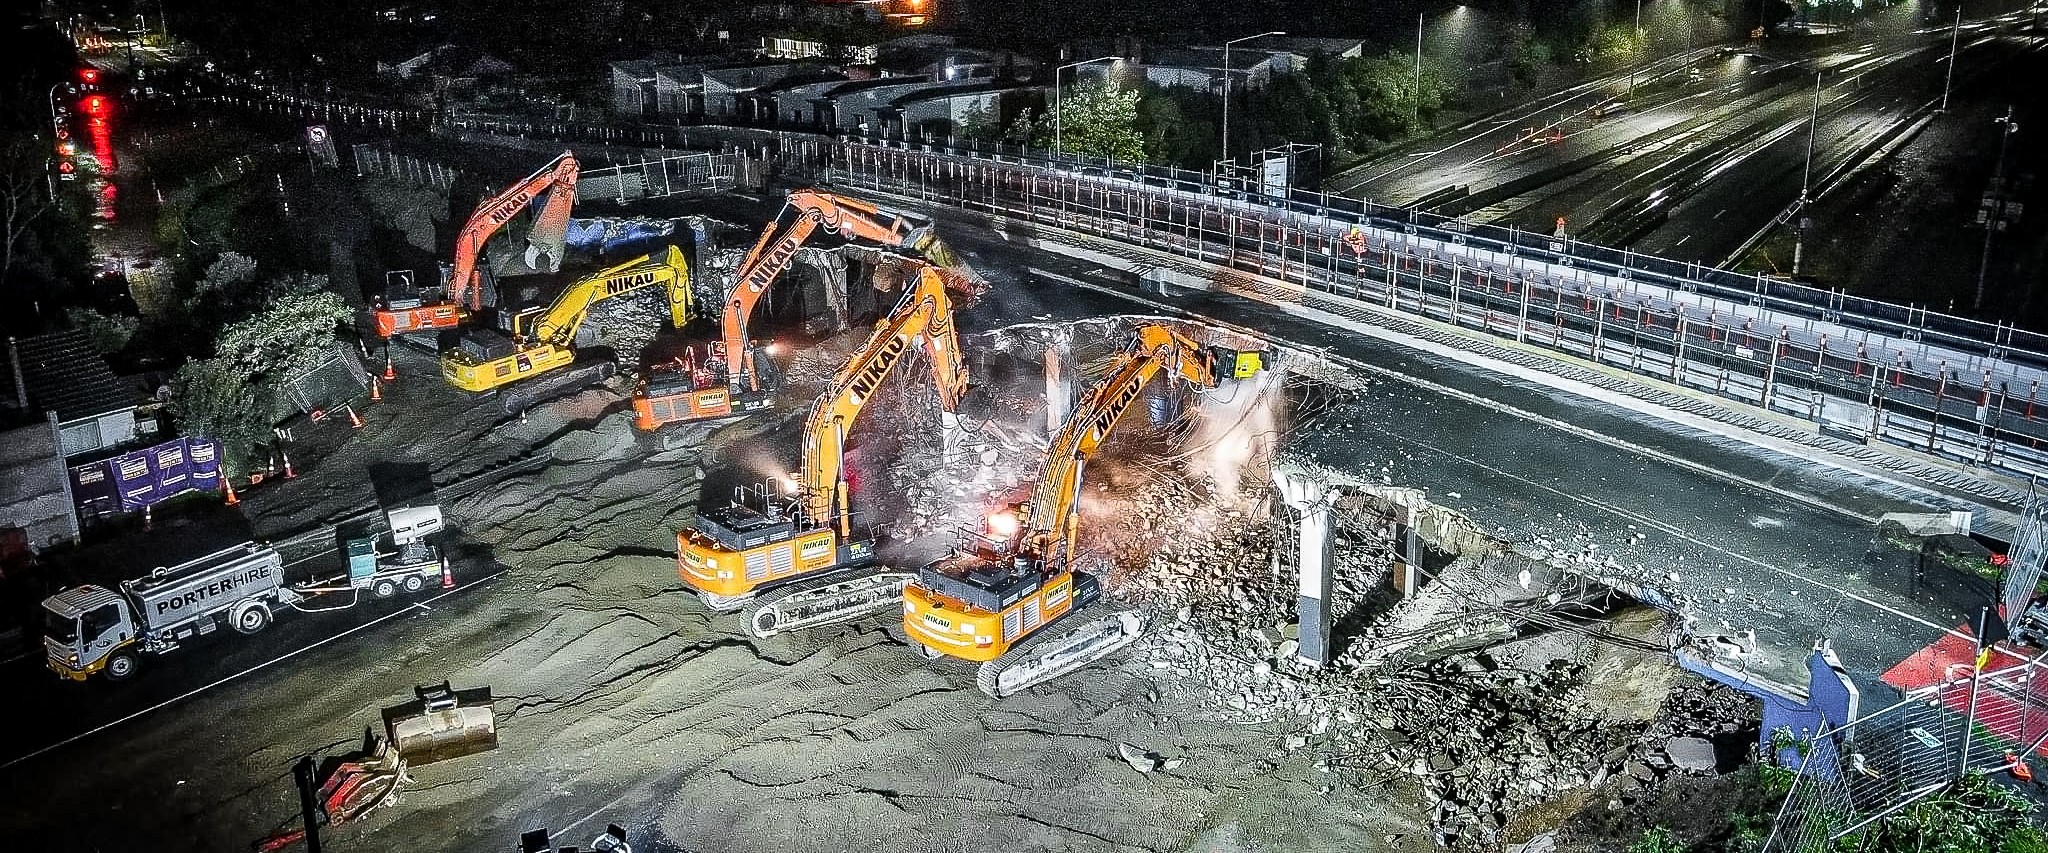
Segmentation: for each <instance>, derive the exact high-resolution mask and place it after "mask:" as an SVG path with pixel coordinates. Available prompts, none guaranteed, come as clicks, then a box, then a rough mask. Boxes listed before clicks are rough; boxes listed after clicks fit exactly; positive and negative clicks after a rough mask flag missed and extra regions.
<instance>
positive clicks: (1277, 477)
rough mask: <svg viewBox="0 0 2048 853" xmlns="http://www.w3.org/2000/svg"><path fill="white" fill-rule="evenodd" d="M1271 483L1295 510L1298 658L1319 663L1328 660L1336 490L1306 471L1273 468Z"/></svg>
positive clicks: (1311, 664) (1306, 662)
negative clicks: (1298, 570) (1298, 573)
mask: <svg viewBox="0 0 2048 853" xmlns="http://www.w3.org/2000/svg"><path fill="white" fill-rule="evenodd" d="M1273 484H1274V486H1276V487H1278V488H1279V490H1280V495H1281V499H1282V500H1283V501H1285V502H1286V503H1287V505H1288V506H1289V507H1290V508H1292V509H1293V510H1294V515H1295V522H1294V530H1295V533H1296V542H1297V544H1298V545H1299V548H1300V552H1299V553H1300V555H1301V556H1300V560H1299V561H1298V562H1299V564H1300V566H1301V585H1300V587H1301V588H1300V593H1299V595H1298V596H1297V598H1296V605H1295V609H1296V618H1297V619H1298V620H1299V622H1300V626H1301V639H1300V641H1299V642H1300V646H1299V649H1298V651H1296V654H1297V655H1298V656H1299V657H1300V659H1301V662H1302V663H1305V664H1308V665H1309V666H1314V667H1320V666H1323V665H1325V664H1327V663H1329V662H1330V651H1331V643H1330V627H1331V610H1330V600H1329V595H1330V576H1331V569H1332V566H1331V563H1332V561H1331V559H1330V502H1331V500H1332V499H1333V498H1335V497H1336V495H1337V490H1336V489H1334V488H1332V487H1330V486H1329V485H1328V484H1327V483H1324V482H1322V481H1321V480H1319V479H1316V478H1314V477H1311V476H1309V475H1307V474H1304V473H1301V472H1297V471H1288V470H1284V469H1281V468H1275V469H1273Z"/></svg>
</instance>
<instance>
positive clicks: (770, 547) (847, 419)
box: [676, 265, 967, 637]
mask: <svg viewBox="0 0 2048 853" xmlns="http://www.w3.org/2000/svg"><path fill="white" fill-rule="evenodd" d="M914 346H921V347H922V348H923V350H924V353H925V355H926V356H927V357H928V358H929V359H930V360H931V364H932V384H933V385H935V386H936V387H937V389H938V393H939V408H940V420H941V426H942V427H943V428H944V429H945V430H946V431H947V433H948V434H949V435H950V434H951V433H952V431H954V430H955V429H957V415H956V413H957V412H958V410H959V406H960V398H961V397H962V396H963V395H965V394H966V393H967V368H966V367H965V364H964V362H963V361H962V360H961V354H960V339H959V335H958V333H957V332H956V331H955V329H954V327H953V307H952V300H951V299H950V298H949V297H948V296H947V295H946V283H945V279H944V277H943V276H942V275H941V274H940V273H939V271H938V270H936V269H934V268H932V267H931V266H929V265H924V266H922V267H921V268H920V270H919V271H918V274H917V278H916V280H915V281H914V282H913V283H912V284H911V285H910V286H909V287H906V288H904V292H903V297H902V299H900V300H899V301H898V302H897V304H896V307H895V309H894V310H892V311H891V312H890V313H889V316H888V317H887V318H885V319H883V320H882V321H881V322H879V323H877V324H876V325H875V331H874V333H873V334H872V335H870V336H869V337H868V340H867V342H866V343H865V344H863V345H862V346H861V348H860V350H859V351H857V352H856V353H855V354H854V356H853V357H852V358H851V359H850V360H848V361H847V363H846V365H845V366H844V367H841V368H840V369H839V372H838V373H837V374H836V375H835V376H834V377H833V380H832V385H831V387H830V388H829V389H827V390H826V391H825V393H824V394H823V395H821V396H819V397H818V400H817V402H816V403H814V404H812V406H811V412H810V416H809V417H808V418H807V419H806V420H805V422H804V439H803V468H802V470H801V472H800V473H797V474H792V475H790V479H789V480H788V481H785V482H783V483H782V484H781V489H780V491H782V492H783V495H782V496H781V498H780V499H778V496H775V495H771V494H769V491H770V490H769V489H768V488H765V487H764V488H762V489H759V490H758V499H755V500H749V497H748V495H749V492H750V491H752V490H746V489H743V490H741V491H740V493H739V494H738V495H737V497H736V499H735V500H734V501H733V503H732V504H731V505H729V506H727V507H725V508H723V509H718V510H712V511H708V512H705V513H703V514H701V515H699V516H698V518H697V522H696V524H695V526H694V527H692V528H690V529H686V530H684V531H682V532H680V533H678V534H677V535H676V546H677V558H676V568H677V571H678V573H679V574H681V576H682V579H683V583H684V584H687V585H688V586H689V587H690V588H692V589H695V590H696V591H697V595H698V596H699V597H700V598H702V599H703V600H704V603H705V604H706V605H708V606H710V607H711V608H712V609H714V610H721V611H731V610H737V609H740V608H742V607H745V606H746V605H747V604H749V603H752V602H754V601H755V599H756V596H757V595H759V596H760V600H759V604H758V606H757V607H756V608H755V610H754V613H753V615H752V617H751V618H750V619H749V620H748V622H747V627H748V630H749V631H750V632H752V633H753V635H754V636H756V637H767V636H771V635H773V634H776V633H779V632H782V631H788V630H795V629H798V628H812V627H817V626H820V625H826V624H831V623H836V622H843V621H846V620H849V619H854V618H858V617H860V616H863V615H866V614H869V613H874V612H878V611H882V610H888V609H893V608H894V607H895V606H896V604H897V602H898V601H899V600H901V598H902V594H903V587H904V586H905V585H906V584H908V583H910V581H911V579H912V578H913V577H914V575H912V574H910V573H908V572H893V573H892V572H884V573H864V574H862V573H851V572H852V570H856V569H859V568H861V567H864V566H866V565H867V564H869V563H871V562H873V560H874V544H873V539H872V537H864V536H856V535H855V531H854V528H853V519H852V514H851V512H850V511H849V507H848V504H849V495H848V492H849V489H848V487H847V482H846V473H845V449H846V436H847V432H848V431H849V430H851V429H852V428H853V426H854V421H855V420H856V419H858V418H859V417H860V413H861V410H862V408H864V407H865V406H866V405H867V404H868V402H869V401H871V400H873V399H874V394H875V391H876V390H877V389H879V388H880V387H881V384H882V382H883V381H884V380H886V379H888V378H889V374H890V373H891V372H892V371H894V370H895V368H896V367H897V366H898V365H900V364H902V363H903V359H904V356H905V355H908V354H909V353H910V352H911V349H912V347H914ZM790 492H794V493H795V496H796V500H788V499H787V498H788V496H789V493H790ZM771 588H773V589H774V592H772V593H770V592H767V590H769V589H771Z"/></svg>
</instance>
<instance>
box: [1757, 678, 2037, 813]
mask: <svg viewBox="0 0 2048 853" xmlns="http://www.w3.org/2000/svg"><path fill="white" fill-rule="evenodd" d="M2044 658H2048V654H2043V655H2041V656H2037V657H2035V658H2033V659H2031V660H2024V661H2020V662H2018V663H2014V664H2011V665H2007V666H2001V667H1995V668H1991V669H1987V670H1982V671H1980V670H1978V669H1977V668H1976V667H1973V666H1969V665H1966V664H1958V665H1955V666H1952V667H1951V669H1952V670H1953V671H1952V672H1951V673H1949V674H1948V677H1945V678H1943V679H1942V680H1941V681H1940V682H1938V683H1935V684H1931V685H1928V686H1927V687H1923V688H1920V689H1917V690H1912V691H1908V692H1907V693H1906V696H1905V698H1904V699H1902V700H1900V701H1899V702H1898V703H1896V704H1894V705H1892V706H1891V707H1888V708H1885V709H1883V710H1881V711H1877V712H1875V713H1871V714H1867V715H1864V716H1863V717H1861V718H1859V719H1857V720H1855V721H1852V722H1850V723H1848V724H1847V725H1843V726H1839V727H1835V728H1831V729H1829V730H1827V731H1823V732H1819V733H1814V734H1812V736H1811V737H1807V738H1804V739H1801V738H1800V736H1799V735H1798V734H1796V733H1790V732H1787V733H1782V734H1776V735H1774V737H1773V745H1774V746H1775V747H1778V749H1777V751H1778V752H1779V753H1780V756H1779V757H1780V759H1781V761H1782V759H1783V757H1784V755H1785V754H1796V755H1797V756H1798V759H1799V766H1798V770H1797V775H1796V777H1795V778H1794V779H1793V780H1792V787H1791V790H1790V791H1789V792H1788V793H1787V794H1786V796H1785V801H1784V804H1783V806H1782V807H1781V808H1780V809H1779V811H1778V817H1777V820H1776V821H1775V822H1774V824H1773V827H1772V831H1771V835H1770V837H1769V839H1768V840H1767V841H1766V842H1765V845H1764V850H1765V853H1832V851H1836V850H1842V849H1853V847H1850V846H1848V845H1853V844H1854V843H1855V842H1858V841H1861V840H1862V839H1863V838H1864V837H1865V836H1867V835H1869V834H1870V833H1871V832H1872V831H1874V830H1875V829H1877V828H1878V827H1879V826H1880V825H1881V822H1882V821H1884V820H1885V819H1886V818H1888V817H1891V816H1893V815H1895V814H1898V813H1899V812H1900V811H1902V810H1904V809H1906V808H1907V807H1908V806H1911V805H1912V804H1914V803H1916V802H1920V801H1922V800H1924V799H1927V798H1928V797H1931V796H1934V795H1937V794H1940V793H1942V792H1943V791H1945V790H1948V789H1949V788H1950V787H1951V786H1952V785H1954V784H1955V783H1956V782H1957V781H1958V780H1960V779H1961V778H1962V777H1963V775H1964V774H1965V773H1972V772H1975V773H1983V774H1987V775H1995V774H2000V773H2005V772H2008V771H2011V770H2012V769H2013V768H2014V767H2015V765H2016V764H2017V763H2018V761H2019V760H2020V759H2022V758H2024V757H2026V756H2030V755H2035V754H2037V753H2039V752H2040V751H2041V748H2042V745H2043V743H2044V742H2048V701H2044V699H2043V696H2042V694H2043V692H2044V691H2048V673H2044V672H2043V671H2042V670H2043V668H2044V666H2048V663H2044ZM2008 659H2009V658H2008Z"/></svg>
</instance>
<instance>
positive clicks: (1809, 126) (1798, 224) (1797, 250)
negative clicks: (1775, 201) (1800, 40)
mask: <svg viewBox="0 0 2048 853" xmlns="http://www.w3.org/2000/svg"><path fill="white" fill-rule="evenodd" d="M1819 135H1820V71H1819V70H1818V69H1815V70H1814V72H1813V115H1812V117H1810V118H1808V119H1807V121H1806V168H1805V170H1804V171H1802V172H1801V173H1800V175H1799V204H1798V205H1797V206H1795V207H1794V209H1793V215H1794V216H1797V217H1798V219H1796V220H1795V221H1793V223H1792V274H1793V275H1795V276H1796V275H1798V274H1799V261H1800V258H1801V256H1803V255H1804V254H1805V253H1806V215H1805V214H1806V205H1807V203H1808V202H1810V201H1811V200H1812V198H1811V193H1812V189H1813V140H1814V138H1815V137H1817V136H1819Z"/></svg>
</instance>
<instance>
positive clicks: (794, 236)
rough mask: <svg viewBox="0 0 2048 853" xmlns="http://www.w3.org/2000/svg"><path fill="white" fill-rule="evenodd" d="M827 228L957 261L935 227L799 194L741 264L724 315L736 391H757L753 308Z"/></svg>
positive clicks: (813, 193)
mask: <svg viewBox="0 0 2048 853" xmlns="http://www.w3.org/2000/svg"><path fill="white" fill-rule="evenodd" d="M820 228H823V229H825V230H826V231H829V232H831V233H833V234H836V235H838V236H840V237H843V238H846V239H849V240H865V241H867V242H870V243H876V244H879V245H882V246H885V247H888V248H892V249H906V250H908V251H910V252H911V253H913V254H917V255H920V256H922V257H923V258H924V259H925V260H927V261H929V262H931V263H934V264H938V265H940V266H953V265H954V264H955V263H956V261H955V260H954V258H953V257H952V256H951V254H950V253H948V252H947V251H946V250H945V248H944V247H943V246H942V245H941V244H939V242H938V241H937V239H936V238H935V236H934V234H933V232H932V229H931V223H929V222H926V221H924V220H921V219H916V218H913V217H910V216H907V215H904V214H900V213H890V212H886V211H883V210H882V209H881V208H878V207H876V206H874V205H872V204H868V203H867V202H864V201H860V200H858V199H852V198H847V197H845V196H839V195H833V194H831V193H825V192H819V191H817V190H799V191H796V192H792V193H790V194H789V200H788V201H787V202H785V203H784V204H783V206H782V211H781V212H780V213H778V214H777V215H776V218H775V221H774V222H772V223H769V226H768V228H767V229H766V230H764V231H763V232H762V233H761V239H760V240H758V241H756V242H755V243H754V248H753V249H752V250H750V251H748V252H747V256H746V259H745V260H743V261H741V262H740V268H739V271H738V274H737V275H736V276H735V278H734V281H733V286H732V290H731V291H730V293H729V295H728V297H727V299H726V305H725V310H724V316H723V321H722V323H721V331H722V332H723V338H724V341H725V352H726V358H727V360H728V363H729V367H728V369H727V383H728V384H729V385H730V386H731V387H733V388H735V389H741V388H744V389H745V390H758V383H757V381H756V379H755V373H754V363H753V362H754V354H753V348H752V347H749V346H748V345H747V324H748V323H749V322H750V321H751V319H752V318H753V315H754V306H755V305H756V304H757V303H759V302H760V301H761V295H762V294H763V293H765V292H767V290H768V286H769V285H770V284H773V283H774V281H775V277H776V276H779V275H781V274H782V272H783V270H786V269H788V268H789V263H790V261H791V260H792V259H793V258H795V257H796V250H797V249H798V248H801V247H802V246H803V245H804V243H806V242H808V241H809V240H810V239H811V237H812V235H814V234H816V233H817V232H818V229H820Z"/></svg>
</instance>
